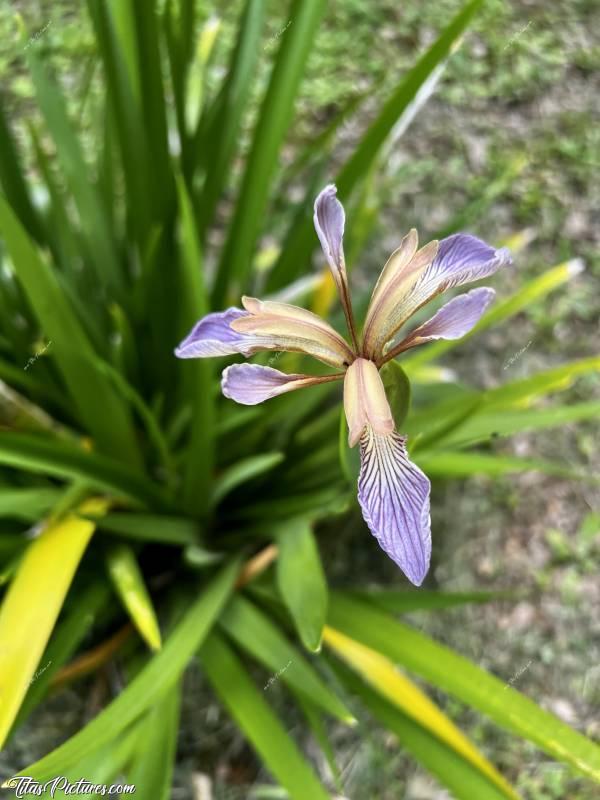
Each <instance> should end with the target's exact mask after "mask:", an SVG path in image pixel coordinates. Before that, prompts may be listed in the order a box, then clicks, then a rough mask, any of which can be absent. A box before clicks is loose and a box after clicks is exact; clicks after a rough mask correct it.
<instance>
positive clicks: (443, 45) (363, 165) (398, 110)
mask: <svg viewBox="0 0 600 800" xmlns="http://www.w3.org/2000/svg"><path fill="white" fill-rule="evenodd" d="M481 3H482V0H469V2H468V3H466V4H465V5H464V6H463V7H462V9H461V10H460V11H459V12H458V14H457V15H456V16H455V17H454V19H452V20H451V21H450V23H449V25H448V26H447V27H446V28H445V29H444V30H443V31H442V33H441V34H440V36H439V37H438V38H437V39H436V41H435V42H434V43H433V44H432V45H431V47H430V48H429V49H428V50H426V52H425V53H424V54H423V55H422V56H421V58H420V59H419V60H418V61H417V63H416V64H415V65H414V67H413V68H412V69H411V70H410V71H409V72H408V74H407V75H406V76H405V77H404V78H403V79H402V81H401V82H400V83H399V84H398V86H397V87H396V89H395V90H394V92H393V94H392V95H391V96H390V97H389V98H388V100H387V102H386V103H385V104H384V106H383V108H382V109H381V112H380V113H379V115H378V117H377V118H376V119H375V121H374V122H373V123H372V124H371V126H370V127H369V129H368V130H367V132H366V133H365V135H364V136H363V138H362V139H361V141H360V144H359V145H358V147H357V148H356V150H355V151H354V153H353V154H352V156H351V157H350V159H349V160H348V161H347V162H346V164H345V165H344V166H343V167H342V169H341V170H340V172H339V173H338V175H337V177H336V178H335V183H336V184H337V187H338V194H339V196H340V199H342V200H347V199H348V197H349V196H350V194H351V193H352V191H353V190H354V189H355V188H356V186H357V185H358V183H359V182H360V181H361V180H362V179H363V178H364V177H366V175H367V174H368V172H369V169H370V167H371V165H372V164H373V161H374V159H375V158H376V157H377V155H378V153H379V151H380V149H381V147H382V145H383V144H384V142H385V141H386V139H387V137H388V136H389V134H390V133H391V131H392V129H393V128H394V126H395V125H396V123H397V122H398V120H399V119H400V118H401V116H402V114H403V113H404V112H405V111H406V110H407V108H408V107H409V106H410V104H411V103H412V102H413V100H414V99H415V97H416V96H417V94H418V92H419V91H420V90H421V88H422V87H423V86H424V84H425V83H426V81H427V80H428V79H429V78H430V77H431V76H432V73H434V71H435V70H436V69H439V68H440V65H441V64H442V63H443V62H444V60H445V59H446V58H447V57H448V55H449V54H450V53H451V52H452V50H453V48H454V47H455V46H456V44H457V42H458V40H459V39H460V37H461V36H462V34H463V33H464V31H465V29H466V28H467V26H468V24H469V22H470V21H471V19H472V17H473V15H474V14H475V12H476V11H477V9H478V8H479V6H480V5H481ZM316 241H317V240H316V236H315V234H314V231H313V229H312V218H310V217H307V219H306V220H305V222H304V224H303V225H302V228H301V232H299V233H298V234H297V235H296V236H295V237H294V244H295V248H294V251H293V254H292V258H293V261H292V260H291V258H290V254H289V253H288V254H287V257H286V254H282V258H281V260H280V262H279V263H278V265H277V266H276V268H275V269H274V270H273V272H272V273H271V275H270V277H269V281H268V284H267V286H268V289H269V290H270V291H274V290H276V289H279V288H281V287H282V286H284V285H285V284H286V283H288V282H289V281H291V280H293V279H294V277H296V276H297V274H298V272H299V271H300V270H303V269H306V264H307V262H308V259H309V256H310V253H311V251H312V249H313V247H314V245H315V244H316Z"/></svg>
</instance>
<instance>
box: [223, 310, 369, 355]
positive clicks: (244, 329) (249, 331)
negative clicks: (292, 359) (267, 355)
mask: <svg viewBox="0 0 600 800" xmlns="http://www.w3.org/2000/svg"><path fill="white" fill-rule="evenodd" d="M243 303H244V306H245V308H246V311H247V313H246V315H245V316H244V317H240V318H239V319H236V320H234V321H233V322H232V328H233V329H234V331H235V332H236V333H238V334H242V335H243V337H244V342H245V346H246V347H247V350H248V351H249V352H251V353H256V352H259V351H260V350H286V351H289V352H299V353H305V354H306V355H310V356H313V357H314V358H317V359H319V360H320V361H323V362H324V363H325V364H329V365H331V366H335V367H342V366H345V365H348V364H350V363H352V361H353V359H354V355H353V353H352V351H351V350H350V348H349V347H348V345H347V344H346V342H345V341H344V339H343V338H342V337H341V336H340V335H339V333H337V331H335V330H334V329H333V328H332V327H331V325H328V324H327V323H326V322H325V321H324V320H322V319H321V318H320V317H318V316H317V315H316V314H313V313H312V312H311V311H307V310H306V309H303V308H298V307H297V306H291V305H287V304H286V303H273V302H269V301H266V302H263V301H261V300H256V299H255V298H253V297H244V298H243Z"/></svg>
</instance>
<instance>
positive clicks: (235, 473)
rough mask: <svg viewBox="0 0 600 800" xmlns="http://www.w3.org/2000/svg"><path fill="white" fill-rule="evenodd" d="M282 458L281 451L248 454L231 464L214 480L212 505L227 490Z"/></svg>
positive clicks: (259, 473)
mask: <svg viewBox="0 0 600 800" xmlns="http://www.w3.org/2000/svg"><path fill="white" fill-rule="evenodd" d="M283 459H284V455H283V453H260V455H256V456H248V458H244V459H242V460H241V461H238V462H236V463H235V464H232V465H231V466H230V467H228V468H227V469H226V470H224V472H222V473H221V475H219V477H218V478H217V479H216V480H215V481H214V484H213V490H212V499H211V502H212V505H214V506H216V505H218V504H219V503H220V502H221V500H222V499H223V498H224V497H226V496H227V495H228V494H229V492H232V491H233V490H234V489H236V488H237V487H238V486H241V485H242V484H244V483H246V482H247V481H251V480H252V479H253V478H257V477H259V476H260V475H263V474H264V473H265V472H269V471H270V470H272V469H273V467H276V466H277V464H281V462H282V461H283Z"/></svg>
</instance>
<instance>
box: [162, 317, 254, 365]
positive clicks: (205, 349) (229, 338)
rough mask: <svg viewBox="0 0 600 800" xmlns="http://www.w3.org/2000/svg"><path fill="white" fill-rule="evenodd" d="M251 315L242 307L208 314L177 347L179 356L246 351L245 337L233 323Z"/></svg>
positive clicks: (207, 355)
mask: <svg viewBox="0 0 600 800" xmlns="http://www.w3.org/2000/svg"><path fill="white" fill-rule="evenodd" d="M247 316H249V314H248V312H247V311H243V310H242V309H241V308H228V309H227V310H226V311H217V312H213V313H211V314H207V315H206V316H205V317H202V319H201V320H199V321H198V322H197V323H196V324H195V325H194V327H193V328H192V330H191V331H190V333H189V334H188V335H187V336H186V338H185V339H184V340H183V341H182V342H181V344H180V345H179V347H177V348H176V349H175V355H176V356H177V358H211V357H213V356H230V355H233V354H234V353H245V349H244V344H245V337H244V336H243V335H242V334H240V333H238V332H237V331H234V330H233V328H232V327H231V323H232V322H234V321H235V320H237V319H241V318H243V317H247Z"/></svg>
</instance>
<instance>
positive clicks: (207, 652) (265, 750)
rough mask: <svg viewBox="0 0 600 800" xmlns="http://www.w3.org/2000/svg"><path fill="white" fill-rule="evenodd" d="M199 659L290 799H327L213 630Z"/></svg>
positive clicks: (257, 692)
mask: <svg viewBox="0 0 600 800" xmlns="http://www.w3.org/2000/svg"><path fill="white" fill-rule="evenodd" d="M200 660H201V662H202V666H203V668H204V671H205V672H206V675H207V677H208V679H209V681H210V682H211V684H212V685H213V687H214V689H215V691H216V693H217V694H218V695H219V697H220V699H221V701H222V703H223V704H224V705H225V707H226V708H227V709H228V711H229V713H230V714H231V716H232V717H233V719H234V720H235V722H236V723H237V725H238V726H239V727H240V729H241V730H242V731H243V733H244V735H245V736H246V737H247V738H248V740H249V742H250V743H251V744H252V746H253V747H254V749H255V750H256V751H257V753H258V754H259V756H260V757H261V759H262V760H263V761H264V763H265V765H266V766H267V768H268V769H269V770H270V771H271V772H272V773H273V775H274V776H275V777H276V778H277V780H278V781H279V782H280V783H281V785H282V786H284V787H285V788H286V789H287V791H288V793H289V796H290V798H293V800H307V798H310V800H327V798H329V794H328V793H327V792H326V791H325V790H324V789H323V787H322V786H321V784H320V783H319V781H318V779H317V778H316V776H315V774H314V772H313V771H312V769H311V768H310V766H309V765H308V764H307V763H306V762H305V760H304V758H303V757H302V755H301V754H300V752H299V750H298V748H297V747H296V745H295V743H294V741H293V739H292V738H291V737H290V736H289V734H288V733H287V731H286V730H285V728H284V727H283V725H282V724H281V723H280V722H279V720H278V719H277V717H276V716H275V715H274V713H273V711H271V708H270V706H269V704H268V703H267V702H266V700H265V699H264V698H263V696H262V694H261V692H259V691H258V689H257V688H256V686H255V685H254V683H253V682H252V680H251V679H250V677H249V676H248V673H247V672H246V670H245V669H244V667H243V666H242V664H241V663H240V661H239V659H238V658H237V657H236V656H235V655H234V653H233V650H231V648H230V647H229V646H228V645H227V644H226V643H225V641H224V640H223V639H222V638H221V637H219V636H217V635H216V634H215V633H214V632H213V633H212V634H211V635H210V637H209V638H208V639H207V641H206V642H205V643H204V645H203V647H202V650H201V652H200Z"/></svg>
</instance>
